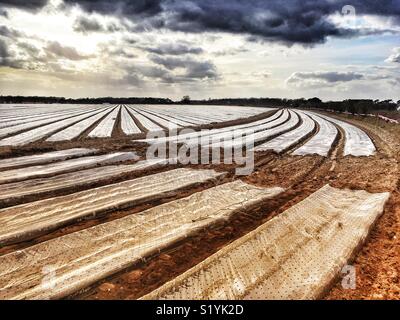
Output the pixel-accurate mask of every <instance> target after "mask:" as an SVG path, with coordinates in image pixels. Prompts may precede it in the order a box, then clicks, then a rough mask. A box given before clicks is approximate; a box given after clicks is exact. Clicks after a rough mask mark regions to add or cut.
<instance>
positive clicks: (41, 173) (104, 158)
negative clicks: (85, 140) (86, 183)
mask: <svg viewBox="0 0 400 320" xmlns="http://www.w3.org/2000/svg"><path fill="white" fill-rule="evenodd" d="M136 159H138V156H137V155H136V153H135V152H115V153H110V154H104V155H99V156H91V157H82V158H78V159H71V160H66V161H61V162H56V163H50V164H46V165H38V166H32V167H27V168H21V169H13V170H7V171H3V172H0V184H3V183H10V182H16V181H21V180H26V179H33V178H40V177H46V176H50V175H54V174H60V173H65V172H69V171H75V170H82V169H87V168H91V167H95V166H97V165H104V164H112V163H118V162H122V161H129V160H136Z"/></svg>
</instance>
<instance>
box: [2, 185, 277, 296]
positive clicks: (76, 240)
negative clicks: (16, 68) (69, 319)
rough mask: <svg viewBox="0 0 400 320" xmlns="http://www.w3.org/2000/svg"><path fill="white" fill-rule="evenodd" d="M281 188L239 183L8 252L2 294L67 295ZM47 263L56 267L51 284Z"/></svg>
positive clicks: (3, 272) (275, 193) (4, 259)
mask: <svg viewBox="0 0 400 320" xmlns="http://www.w3.org/2000/svg"><path fill="white" fill-rule="evenodd" d="M178 181H179V180H178ZM281 191H282V189H281V188H271V189H262V188H258V187H254V186H250V185H247V184H245V183H243V182H240V181H236V182H232V183H228V184H225V185H221V186H217V187H215V188H211V189H208V190H206V191H202V192H199V193H196V194H193V195H192V196H190V197H187V198H184V199H179V200H176V201H173V202H170V203H167V204H164V205H161V206H158V207H154V208H151V209H149V210H146V211H143V212H141V213H138V214H134V215H130V216H127V217H125V218H121V219H118V220H114V221H111V222H108V223H104V224H101V225H97V226H95V227H92V228H89V229H85V230H82V231H79V232H75V233H72V234H69V235H66V236H63V237H60V238H57V239H54V240H50V241H46V242H44V243H41V244H38V245H35V246H33V247H30V248H27V249H24V250H21V251H18V252H14V253H10V254H7V255H4V256H2V257H0V298H1V299H54V298H62V297H65V296H67V295H69V294H72V293H74V292H76V291H78V290H81V289H83V288H85V287H87V286H89V285H91V284H92V283H94V282H96V281H99V280H101V279H103V278H105V277H107V276H110V275H112V274H115V273H116V272H118V271H121V270H123V269H125V268H127V267H129V266H131V265H133V264H135V263H137V262H139V261H140V260H141V259H144V258H146V257H148V256H150V255H152V254H154V253H156V252H159V251H160V250H162V249H163V248H166V247H168V246H171V245H172V244H174V243H176V242H177V241H180V240H182V239H184V238H185V237H187V236H189V235H191V234H195V233H196V232H200V231H201V230H203V229H204V228H206V227H208V226H211V225H213V224H215V223H217V222H218V221H221V220H226V219H229V217H230V216H231V215H232V214H233V213H234V212H235V211H236V210H245V209H246V208H247V207H248V206H251V205H253V204H255V203H257V202H259V201H263V200H267V199H269V198H272V197H274V196H276V195H277V194H279V193H280V192H281ZM45 266H52V268H53V270H54V272H53V274H54V277H52V279H51V281H52V284H53V286H51V288H49V287H48V286H45V285H43V283H45V280H46V278H45V277H46V275H45V274H43V272H42V271H43V268H44V267H45Z"/></svg>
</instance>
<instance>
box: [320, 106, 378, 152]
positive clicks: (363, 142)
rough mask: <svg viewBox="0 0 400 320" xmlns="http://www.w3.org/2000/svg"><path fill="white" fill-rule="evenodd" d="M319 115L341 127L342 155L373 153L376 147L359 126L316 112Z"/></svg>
mask: <svg viewBox="0 0 400 320" xmlns="http://www.w3.org/2000/svg"><path fill="white" fill-rule="evenodd" d="M318 115H319V116H320V117H322V118H324V119H326V120H328V121H331V122H333V123H335V124H336V125H338V126H339V127H341V128H342V129H343V131H344V134H345V139H346V141H345V145H344V155H345V156H348V155H351V156H355V157H361V156H366V157H368V156H372V155H374V154H375V151H376V148H375V145H374V143H373V142H372V141H371V139H370V137H369V136H368V135H367V134H366V133H365V132H364V131H363V130H361V129H360V128H357V127H356V126H353V125H351V124H349V123H347V122H344V121H340V120H337V119H334V118H331V117H327V116H324V115H321V114H318Z"/></svg>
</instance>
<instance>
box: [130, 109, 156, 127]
mask: <svg viewBox="0 0 400 320" xmlns="http://www.w3.org/2000/svg"><path fill="white" fill-rule="evenodd" d="M129 110H130V111H131V113H132V115H133V116H134V117H135V118H136V119H137V120H138V121H139V122H140V124H141V125H142V126H143V127H144V128H145V129H146V130H148V131H162V130H163V128H161V127H160V126H159V125H158V124H156V123H154V122H153V121H151V120H150V119H148V118H146V117H144V116H143V115H141V114H140V113H139V112H137V111H136V110H135V109H134V108H129Z"/></svg>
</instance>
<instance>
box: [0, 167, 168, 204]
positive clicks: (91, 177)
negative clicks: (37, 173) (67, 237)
mask: <svg viewBox="0 0 400 320" xmlns="http://www.w3.org/2000/svg"><path fill="white" fill-rule="evenodd" d="M166 164H168V160H167V159H154V160H143V161H139V162H137V163H135V164H131V165H116V166H105V167H100V168H93V169H87V170H81V171H77V172H71V173H65V174H60V175H57V176H55V177H50V178H39V179H29V180H25V181H20V182H14V183H8V184H2V185H1V187H0V200H2V201H5V200H11V199H18V198H21V197H23V196H27V195H39V194H43V193H46V192H51V191H58V190H64V189H67V188H74V187H82V186H90V185H91V184H92V183H95V182H102V181H107V180H108V179H110V178H115V177H118V176H120V175H122V174H126V173H131V172H135V171H140V170H143V169H149V168H151V167H153V166H158V165H166Z"/></svg>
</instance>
